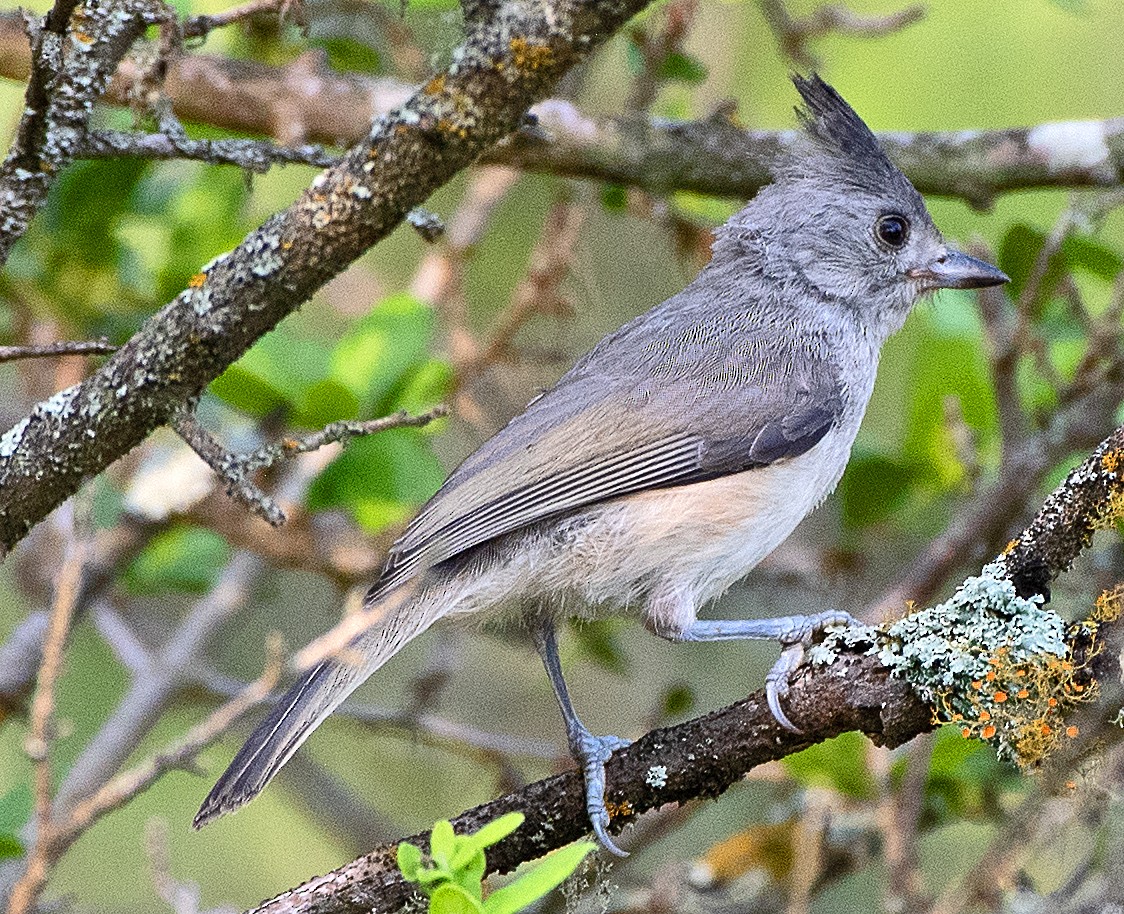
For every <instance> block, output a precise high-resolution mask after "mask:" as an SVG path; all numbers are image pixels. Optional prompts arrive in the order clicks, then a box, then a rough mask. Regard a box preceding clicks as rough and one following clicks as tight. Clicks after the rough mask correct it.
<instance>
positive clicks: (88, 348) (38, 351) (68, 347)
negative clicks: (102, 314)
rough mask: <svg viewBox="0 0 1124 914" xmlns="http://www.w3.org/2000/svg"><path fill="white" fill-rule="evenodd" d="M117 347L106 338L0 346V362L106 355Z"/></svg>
mask: <svg viewBox="0 0 1124 914" xmlns="http://www.w3.org/2000/svg"><path fill="white" fill-rule="evenodd" d="M116 351H117V347H116V346H114V345H113V344H112V343H110V342H108V341H107V340H76V341H73V342H60V343H49V344H48V345H46V346H0V362H14V361H16V360H17V359H43V358H48V357H50V356H56V355H108V354H109V353H111V352H116Z"/></svg>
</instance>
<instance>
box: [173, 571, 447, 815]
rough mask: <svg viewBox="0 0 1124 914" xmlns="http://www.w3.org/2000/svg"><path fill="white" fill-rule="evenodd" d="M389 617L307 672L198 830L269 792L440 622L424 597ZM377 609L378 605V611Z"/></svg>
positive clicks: (234, 766)
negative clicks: (347, 704) (339, 715)
mask: <svg viewBox="0 0 1124 914" xmlns="http://www.w3.org/2000/svg"><path fill="white" fill-rule="evenodd" d="M401 597H402V594H401V593H400V592H396V593H394V594H393V596H390V597H389V598H388V600H387V601H388V602H390V601H394V600H396V598H397V605H396V606H394V607H393V608H392V609H390V611H389V613H388V615H387V617H386V618H385V619H382V620H380V621H379V622H378V623H376V624H375V625H374V626H372V627H371V628H369V629H367V630H366V631H364V632H363V633H362V634H360V635H358V636H357V637H356V638H355V639H354V640H352V641H351V642H350V643H349V644H348V646H347V648H346V649H345V650H344V651H343V652H341V654H340V656H338V657H332V658H328V659H326V660H322V661H321V662H320V663H318V664H317V665H316V666H314V667H313V668H312V669H310V670H309V671H308V673H306V674H305V675H304V677H303V678H302V679H300V680H299V681H298V682H297V683H296V684H295V685H294V686H293V687H292V688H291V689H289V691H288V692H286V693H285V695H284V696H283V697H282V698H281V700H280V701H279V702H278V703H277V704H276V705H275V706H274V708H273V710H272V711H270V713H269V715H268V716H267V717H266V718H265V720H263V721H262V722H261V723H260V724H258V727H257V729H256V730H254V732H253V733H252V734H251V735H250V738H249V739H248V740H246V745H244V746H243V747H242V748H241V749H240V750H239V751H238V754H237V755H236V756H235V757H234V761H233V762H231V763H230V767H229V768H227V769H226V771H225V772H223V775H222V777H220V778H219V780H218V783H216V784H215V786H214V787H213V788H212V789H211V792H210V793H209V794H207V799H206V800H204V801H203V805H202V806H201V807H200V808H199V812H198V813H197V814H196V816H195V820H194V822H193V823H192V825H193V827H195V828H200V827H202V826H204V825H206V824H207V823H208V822H210V821H211V820H212V819H215V818H218V817H219V816H221V815H223V814H224V813H228V812H232V811H234V810H235V809H238V807H240V806H242V805H243V804H244V803H248V802H249V801H250V800H252V799H253V798H254V797H256V796H257V795H258V794H259V793H261V791H262V790H263V789H264V788H265V786H266V784H268V783H269V782H270V781H271V780H272V779H273V776H274V775H275V774H277V772H278V771H279V770H280V769H281V766H282V765H284V764H285V763H286V762H287V761H288V760H289V759H290V758H291V757H292V755H293V753H294V752H296V751H297V749H298V748H299V747H300V745H301V743H303V742H304V741H305V740H306V739H307V738H308V736H309V734H311V733H312V731H313V730H315V729H316V728H317V727H318V726H319V725H320V723H321V721H323V720H324V718H326V717H327V716H328V715H329V714H331V713H332V711H334V710H335V709H336V707H337V706H338V705H339V704H340V703H341V702H342V701H343V700H344V699H345V698H347V696H348V695H350V694H351V693H352V692H353V691H355V689H356V688H358V687H359V685H360V684H362V683H363V681H364V680H366V679H367V677H368V676H370V675H371V674H372V673H373V672H375V670H377V669H378V668H379V667H380V666H382V665H383V664H384V663H386V661H388V660H389V659H390V658H391V657H393V656H394V655H395V654H397V653H398V651H400V650H401V649H402V648H403V647H405V646H406V644H408V643H409V642H410V641H412V640H413V639H414V638H415V637H417V636H418V635H420V634H421V633H422V632H423V631H425V630H426V629H427V628H429V626H430V625H431V624H432V623H433V622H434V621H435V620H436V619H437V618H438V617H439V616H440V612H434V610H435V609H436V607H434V606H432V605H429V604H431V603H433V602H435V601H434V600H432V599H430V600H427V599H426V597H425V595H422V597H421V598H420V599H418V600H412V599H408V598H407V599H401ZM378 609H379V607H378V606H377V605H376V606H375V607H374V611H375V612H377V611H378Z"/></svg>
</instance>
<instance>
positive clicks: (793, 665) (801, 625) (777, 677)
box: [765, 610, 859, 733]
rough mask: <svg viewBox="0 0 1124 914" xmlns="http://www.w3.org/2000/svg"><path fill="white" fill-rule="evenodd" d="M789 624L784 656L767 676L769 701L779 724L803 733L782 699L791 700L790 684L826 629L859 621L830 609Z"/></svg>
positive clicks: (782, 651)
mask: <svg viewBox="0 0 1124 914" xmlns="http://www.w3.org/2000/svg"><path fill="white" fill-rule="evenodd" d="M788 621H790V622H791V629H790V631H787V632H785V633H784V635H782V636H781V637H780V639H779V640H780V642H781V644H782V645H783V648H782V650H781V655H780V657H778V658H777V662H776V663H774V664H773V668H772V669H771V670H769V675H768V676H766V677H765V698H766V700H767V701H768V702H769V710H770V711H772V712H773V717H774V718H776V721H777V723H778V724H780V725H781V726H782V727H784V728H785V729H786V730H789V731H791V732H792V733H801V732H803V731H802V730H801V729H800V728H799V727H798V726H796V724H794V723H793V722H792V721H791V720H789V719H788V715H787V714H785V713H784V710H783V709H782V708H781V699H782V698H787V697H788V687H789V681H790V679H791V678H792V674H793V673H795V672H796V670H797V669H798V668H799V667H800V664H801V663H803V661H804V650H805V649H806V648H808V647H811V645H812V641H813V639H814V638H815V637H816V635H818V634H819V633H820V632H822V631H824V630H825V629H828V628H834V627H837V626H843V627H848V626H851V625H858V624H859V620H858V619H856V618H855V617H854V616H852V615H851V614H850V613H847V612H842V611H841V610H829V611H827V612H822V613H816V614H815V615H814V616H793V617H791V619H790V620H788Z"/></svg>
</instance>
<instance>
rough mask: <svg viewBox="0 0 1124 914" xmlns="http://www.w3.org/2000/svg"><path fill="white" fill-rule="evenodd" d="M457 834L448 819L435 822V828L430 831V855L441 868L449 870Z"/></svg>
mask: <svg viewBox="0 0 1124 914" xmlns="http://www.w3.org/2000/svg"><path fill="white" fill-rule="evenodd" d="M456 840H457V836H456V834H455V833H454V832H453V826H452V824H451V823H450V822H449V820H448V819H442V820H441V821H440V822H435V823H434V825H433V830H432V831H431V832H430V833H429V856H431V857H432V858H433V862H434V863H436V864H437V865H438V866H439V867H440V868H441V869H443V870H445V871H446V872H448V870H449V862H450V860H451V859H452V856H453V850H454V848H455V846H456Z"/></svg>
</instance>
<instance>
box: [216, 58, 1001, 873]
mask: <svg viewBox="0 0 1124 914" xmlns="http://www.w3.org/2000/svg"><path fill="white" fill-rule="evenodd" d="M792 79H793V83H794V85H795V88H796V90H797V92H798V93H799V95H800V96H801V99H802V101H803V105H802V106H801V107H798V108H797V109H796V111H797V116H798V120H799V122H800V125H801V127H802V130H801V131H800V133H799V137H798V139H797V140H796V141H795V142H793V143H791V144H788V145H787V146H786V148H785V149H784V150H783V151H782V152H781V153H780V155H779V156H778V158H777V160H776V161H775V162H774V163H773V167H772V178H773V180H772V183H770V184H768V185H766V186H765V187H763V188H762V189H761V190H760V191H759V192H758V193H757V195H756V196H755V197H754V198H753V199H752V200H751V201H750V202H749V203H748V205H746V206H745V208H744V209H742V210H741V211H740V212H738V213H736V214H735V215H734V216H733V217H731V218H730V220H729V221H728V222H727V223H726V224H725V225H723V226H721V227H719V228H718V229H717V230H716V232H715V239H714V243H713V245H712V256H711V259H710V261H709V263H708V264H707V265H706V266H705V267H704V268H703V269H702V270H701V271H700V272H699V274H698V275H697V277H696V278H695V279H694V280H693V281H692V282H691V283H690V284H689V285H688V286H687V287H686V288H684V289H683V290H682V291H681V292H679V293H677V294H675V295H673V296H671V297H670V298H669V299H667V300H666V301H664V302H663V303H662V304H660V305H657V306H656V307H654V308H652V309H651V310H649V311H647V312H646V313H644V314H642V315H640V316H638V317H636V318H635V319H633V320H632V321H630V322H628V323H627V324H625V325H624V326H622V327H621V328H619V329H618V330H616V331H614V332H612V333H610V334H608V335H607V336H605V337H604V338H603V339H602V340H601V341H600V342H599V343H597V344H596V345H595V346H594V347H593V348H592V349H591V350H590V351H589V352H588V353H587V354H586V355H585V356H584V357H582V358H581V359H579V360H578V361H577V363H576V364H575V365H574V366H573V367H572V368H571V369H570V370H569V371H568V372H566V374H565V375H563V377H562V378H561V379H560V380H559V381H558V382H557V383H556V384H555V385H554V386H553V387H551V388H550V389H548V390H547V391H545V392H544V393H542V394H540V395H539V396H537V397H535V398H534V399H533V400H531V402H530V403H529V404H528V406H527V407H526V409H525V410H524V411H523V412H522V413H520V414H519V415H517V416H515V418H513V419H512V420H511V421H510V422H509V423H508V424H507V425H506V426H504V427H503V428H502V429H501V430H500V431H499V432H498V433H497V434H496V435H495V436H494V437H492V438H491V439H489V440H488V441H486V442H485V443H484V444H483V445H482V446H481V447H480V448H479V449H478V450H477V451H476V452H475V453H473V454H471V455H470V456H469V457H468V458H467V459H466V460H465V461H464V462H463V463H462V464H461V465H460V466H459V467H458V468H457V469H456V470H454V471H453V472H452V473H451V474H450V475H449V477H448V479H447V480H446V482H445V483H444V484H443V485H442V486H441V487H440V489H439V490H438V491H437V493H436V494H435V495H434V496H433V498H432V499H430V500H429V501H428V502H427V503H426V504H425V505H424V506H423V507H422V508H421V509H420V511H419V513H418V514H417V516H416V517H415V518H414V520H413V521H412V522H411V523H410V524H409V525H408V527H407V528H406V530H405V532H404V533H403V534H402V536H401V537H400V538H399V539H398V540H397V541H396V542H395V543H394V545H393V547H392V548H391V549H390V552H389V556H388V558H387V561H386V565H385V568H384V570H383V572H382V575H381V577H380V578H379V579H378V580H377V581H376V582H375V583H374V585H373V586H372V587H371V589H370V591H369V592H368V594H367V596H366V599H365V608H366V610H367V614H368V615H367V618H368V619H369V621H368V623H367V625H366V627H365V628H364V629H363V630H361V631H359V632H358V633H357V634H356V635H355V636H354V637H353V638H352V640H351V641H350V642H349V643H348V644H347V647H346V649H345V650H343V651H340V652H337V653H336V654H334V655H330V656H327V657H325V658H324V659H322V660H320V662H318V663H317V664H316V665H314V666H313V667H312V668H311V669H309V670H308V671H307V672H306V673H305V674H304V675H303V677H302V678H301V679H300V680H299V681H298V682H297V683H296V684H295V685H294V686H293V687H292V688H291V689H290V690H289V691H288V692H287V693H286V694H285V695H284V696H283V697H282V698H281V699H280V701H278V702H277V703H276V704H275V705H274V706H273V708H272V709H271V711H270V712H269V714H268V715H267V716H266V717H265V718H264V720H263V721H262V722H261V724H260V725H259V726H258V727H257V728H256V729H255V730H254V731H253V733H252V735H251V736H250V738H249V739H248V740H247V742H246V743H245V745H244V746H243V747H242V749H241V750H240V751H239V752H238V753H237V755H236V756H235V758H234V760H233V761H232V762H231V764H230V766H229V767H228V768H227V769H226V771H225V773H223V775H222V776H221V777H220V778H219V780H218V781H217V783H216V784H215V786H214V788H213V789H212V790H211V792H210V793H209V794H208V796H207V798H206V799H205V801H204V802H203V804H202V806H201V808H200V810H199V812H198V814H197V816H196V817H195V820H194V825H195V827H197V828H198V827H200V826H202V825H203V824H205V823H207V822H209V821H211V820H212V819H214V818H215V817H217V816H219V815H221V814H223V813H225V812H229V811H231V810H234V809H236V808H238V807H240V806H242V805H243V804H244V803H246V802H247V801H249V800H250V799H252V798H253V797H254V796H256V795H257V794H258V793H260V792H261V791H262V789H263V788H264V787H265V786H266V784H268V783H269V781H270V779H271V778H272V777H273V776H274V775H275V774H276V773H277V771H278V769H280V768H281V766H282V765H284V764H285V762H286V761H287V760H288V759H289V758H290V757H291V756H292V754H293V753H294V752H295V751H296V750H297V748H298V747H299V746H300V745H301V744H302V743H303V742H304V740H305V739H306V738H307V737H308V736H309V734H310V733H311V732H312V731H313V730H314V729H315V728H316V727H317V726H318V725H319V724H320V723H321V722H322V721H323V720H324V719H325V718H326V717H327V716H328V715H329V714H330V713H331V712H332V711H333V709H335V708H336V707H337V706H338V705H339V704H340V703H341V702H342V701H343V700H344V699H345V698H346V697H347V696H348V695H349V694H350V693H351V692H352V691H353V690H354V689H355V688H356V687H357V686H358V685H359V684H360V683H362V682H363V681H364V680H366V679H367V678H368V677H369V676H370V675H371V674H372V673H374V672H375V671H376V670H377V669H378V668H379V667H381V666H382V665H383V664H384V663H386V661H388V660H389V659H390V658H391V657H393V656H394V655H395V654H396V653H397V652H398V651H399V650H401V649H402V647H403V646H404V645H406V644H407V643H408V642H410V641H411V640H412V639H413V638H415V637H417V636H418V635H420V634H421V633H422V632H424V631H426V630H427V629H428V628H429V627H430V626H431V625H433V624H434V623H437V622H438V621H442V620H450V621H451V620H458V619H460V620H465V619H469V620H474V621H488V620H516V621H518V622H519V623H521V624H522V625H523V626H525V627H526V628H527V629H528V630H529V631H530V633H531V636H532V639H533V641H534V643H535V646H536V648H537V650H538V653H539V654H540V656H541V658H542V661H543V664H544V666H545V669H546V672H547V676H548V678H549V680H550V683H551V685H552V687H553V689H554V692H555V696H556V698H557V701H558V705H559V708H560V710H561V712H562V717H563V720H564V723H565V727H566V734H567V740H568V743H569V747H570V751H571V754H572V756H573V757H574V759H575V761H576V763H577V764H578V766H579V767H580V768H581V770H582V773H583V775H584V779H585V801H586V809H587V813H588V816H589V820H590V825H591V828H592V831H593V832H594V834H595V835H596V836H597V838H598V839H599V841H600V842H601V844H602V845H603V846H604V847H605V848H606V849H607V850H609V851H610V852H612V853H614V854H619V855H622V856H623V855H625V853H624V851H622V850H621V849H620V848H619V847H618V846H617V845H616V843H615V842H614V841H613V839H612V837H611V836H610V834H609V825H610V817H609V813H608V810H607V808H606V805H605V801H604V790H605V763H606V761H607V760H608V759H609V757H610V756H611V754H612V753H613V752H615V751H617V750H619V749H621V748H623V747H625V746H627V745H628V742H627V741H626V740H624V739H621V738H619V737H615V736H595V735H593V734H592V733H591V732H590V731H589V730H588V729H587V728H586V726H585V725H584V724H583V723H582V721H581V719H580V717H579V716H578V714H577V712H576V711H575V709H574V707H573V704H572V702H571V700H570V696H569V694H568V691H567V688H566V682H565V680H564V678H563V675H562V669H561V664H560V661H559V656H558V647H557V640H556V635H555V627H556V624H557V623H558V621H559V620H561V619H564V618H566V617H570V616H584V617H600V616H603V615H606V614H616V613H626V614H627V613H631V614H633V615H638V616H639V617H640V619H641V620H642V621H643V623H644V625H645V626H646V627H647V628H648V629H649V630H650V631H651V632H652V633H654V634H655V635H658V636H659V637H662V638H665V639H669V640H671V641H674V642H698V641H721V640H732V639H747V638H749V639H767V640H776V641H779V642H780V643H781V646H782V651H781V655H780V658H779V659H778V660H777V662H776V664H775V665H774V667H773V668H772V670H771V671H770V672H769V674H768V676H767V677H766V696H767V701H768V705H769V708H770V709H771V711H772V713H773V716H774V717H775V718H776V720H777V722H778V724H779V725H780V726H782V727H785V728H787V729H790V730H796V731H798V728H797V726H796V725H795V724H794V723H793V722H792V721H791V720H790V719H789V717H788V715H787V714H786V712H785V710H784V699H785V698H786V696H787V693H788V683H789V679H790V677H791V674H792V673H793V672H794V671H795V669H796V668H797V667H798V666H799V664H800V662H801V659H802V656H803V650H804V648H805V647H806V646H807V645H809V644H810V643H811V641H812V639H813V638H814V637H815V636H816V635H817V634H818V633H819V632H821V631H822V630H824V629H825V628H827V627H832V626H846V625H850V624H853V623H854V620H853V619H852V618H851V617H850V616H849V615H848V614H847V613H845V612H841V611H833V610H828V611H824V612H820V613H817V614H814V615H806V616H788V617H781V618H764V619H735V620H710V619H702V618H699V610H700V608H702V607H704V606H705V605H706V604H707V603H708V602H710V601H712V600H713V599H715V598H716V597H718V596H719V595H720V594H722V593H723V592H724V591H725V590H726V589H727V588H728V587H729V586H730V585H731V584H733V583H734V582H736V581H738V580H740V579H741V578H743V577H744V576H745V575H746V574H747V573H748V572H749V571H750V570H752V569H753V568H754V566H756V565H757V564H758V563H759V562H760V561H761V560H762V559H763V558H765V556H767V555H768V554H769V553H770V552H772V551H773V550H774V549H775V548H776V547H777V546H778V545H779V544H780V543H781V542H783V541H784V540H785V539H786V538H787V537H788V536H789V535H790V534H791V533H792V531H793V530H794V529H795V527H796V526H797V524H799V523H800V521H801V520H802V519H803V518H804V517H805V516H806V515H808V514H809V513H810V512H811V511H812V510H813V509H815V508H816V507H817V506H818V505H819V504H820V503H821V502H822V501H823V500H824V499H825V498H826V497H827V496H828V495H829V494H830V493H831V492H832V491H833V490H834V488H835V486H836V485H837V483H838V482H839V479H840V477H841V476H842V474H843V471H844V468H845V467H846V465H847V461H848V459H849V457H850V452H851V447H852V445H853V443H854V441H855V437H856V435H857V433H858V430H859V425H860V423H861V421H862V417H863V413H864V411H865V410H866V407H867V404H868V402H869V400H870V397H871V393H872V391H873V388H874V382H875V375H876V373H877V369H878V361H879V356H880V354H881V349H882V345H883V343H884V342H885V341H886V339H887V338H888V337H890V336H891V335H892V334H893V333H895V332H896V331H897V330H899V329H900V328H901V327H902V325H903V324H904V322H905V320H906V317H907V316H908V315H909V313H910V311H911V309H912V308H913V306H914V305H915V304H916V303H917V302H918V301H919V300H921V299H923V298H925V297H926V296H928V295H930V294H931V293H933V292H935V291H936V290H938V289H948V288H952V289H971V288H980V287H985V286H992V285H998V284H1001V283H1004V282H1007V281H1008V277H1007V276H1006V275H1004V273H1003V272H1002V271H1000V270H999V269H997V268H996V267H994V266H992V265H990V264H988V263H986V262H984V261H982V260H979V259H977V258H974V257H971V256H969V255H967V254H965V253H963V252H961V251H959V250H957V249H956V248H955V247H953V246H952V245H950V244H948V243H947V242H946V241H945V240H944V238H943V237H942V235H941V233H940V231H939V230H938V229H937V227H936V226H935V225H934V223H933V220H932V218H931V217H930V215H929V212H928V210H927V209H926V206H925V202H924V200H923V199H922V197H921V195H920V193H918V191H917V190H916V189H915V188H914V186H913V185H912V184H911V183H910V181H909V179H908V178H906V176H905V175H904V174H903V173H902V172H901V171H900V170H899V169H898V168H897V167H896V166H895V165H894V164H893V163H892V162H891V161H890V159H889V158H888V157H887V155H886V153H885V152H884V150H883V149H882V148H881V146H880V144H879V142H878V140H877V138H876V137H875V135H874V134H873V133H872V132H871V130H870V129H869V128H868V127H867V125H866V124H865V123H864V122H863V120H862V119H861V118H860V117H859V116H858V114H856V113H855V111H854V110H853V109H852V108H851V106H850V105H848V104H847V102H846V101H845V100H844V99H843V97H842V96H841V95H840V94H839V93H838V92H837V91H836V90H835V89H834V88H832V87H831V86H830V85H828V84H827V83H826V82H825V81H824V80H823V79H821V78H820V77H819V76H818V75H816V74H811V75H810V76H808V77H803V76H800V75H794V76H793V77H792Z"/></svg>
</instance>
